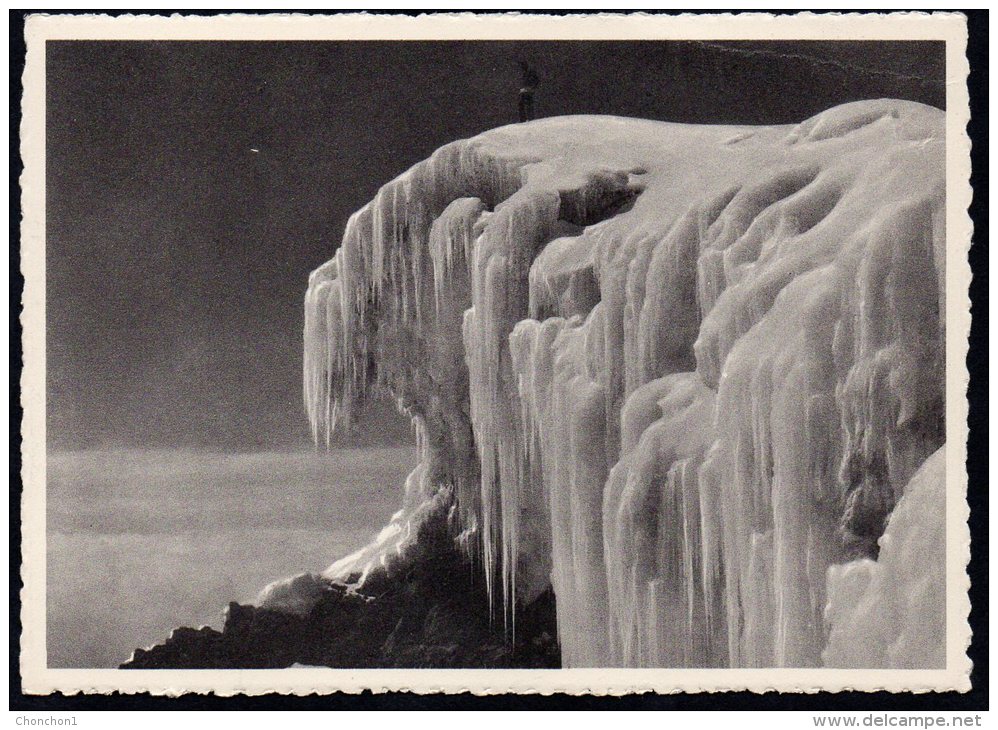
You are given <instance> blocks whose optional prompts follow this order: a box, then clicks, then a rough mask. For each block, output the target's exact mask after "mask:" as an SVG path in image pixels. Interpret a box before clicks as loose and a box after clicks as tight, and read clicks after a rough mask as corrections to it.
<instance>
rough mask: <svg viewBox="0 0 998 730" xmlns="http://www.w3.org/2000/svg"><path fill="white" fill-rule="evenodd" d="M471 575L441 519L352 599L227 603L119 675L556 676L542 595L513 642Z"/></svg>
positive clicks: (550, 610)
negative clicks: (208, 671) (219, 620)
mask: <svg viewBox="0 0 998 730" xmlns="http://www.w3.org/2000/svg"><path fill="white" fill-rule="evenodd" d="M480 575H481V572H480V569H479V568H477V567H476V566H475V565H474V564H473V562H472V561H471V560H469V559H468V558H467V557H466V556H465V555H463V554H462V553H461V552H460V551H459V550H458V549H456V547H455V544H454V540H453V535H452V534H451V531H450V530H449V528H448V523H447V519H446V517H445V513H441V514H439V515H438V516H436V517H434V518H431V519H430V520H428V521H427V522H426V523H424V525H423V527H422V528H421V530H420V534H419V539H418V540H417V542H416V545H415V547H414V548H413V549H412V550H410V551H409V552H408V553H407V554H406V556H405V558H404V559H401V560H398V561H396V562H395V563H394V564H392V565H390V566H389V567H388V568H386V569H379V570H378V571H376V572H374V573H372V574H371V575H370V576H369V577H368V578H367V580H366V581H365V582H364V585H363V587H361V588H358V589H356V590H350V589H348V588H347V587H346V586H344V585H340V584H337V583H329V584H327V585H326V587H325V591H324V593H323V595H322V597H321V598H320V599H319V601H318V603H316V604H315V606H314V607H313V608H312V609H311V611H309V612H308V613H307V614H306V615H303V616H297V615H293V614H288V613H282V612H278V611H274V610H269V609H263V608H257V607H254V606H245V605H240V604H238V603H230V604H229V607H228V609H227V611H226V617H225V624H224V626H223V628H222V630H221V631H217V630H215V629H212V628H207V627H206V628H201V629H191V628H186V627H184V628H179V629H176V630H175V631H174V632H173V633H172V634H171V635H170V638H168V639H167V640H166V641H165V642H163V643H162V644H159V645H157V646H154V647H152V648H150V649H137V650H136V651H135V653H134V655H133V656H132V658H131V659H130V660H129V661H127V662H126V663H125V664H123V665H122V668H123V669H152V668H159V669H167V668H215V669H225V668H239V669H248V668H280V667H289V666H291V665H292V664H295V663H300V664H308V665H318V666H328V667H348V668H370V667H422V668H442V667H483V668H509V667H527V668H556V667H558V666H560V651H559V648H558V643H557V632H556V627H555V605H554V595H553V593H552V592H551V591H550V589H549V590H548V591H547V592H545V593H543V594H542V595H541V596H540V597H538V598H537V599H536V600H535V601H534V602H533V603H532V604H530V605H529V606H526V607H522V608H521V609H520V610H519V611H518V612H517V617H516V635H515V641H514V639H513V637H512V636H511V635H510V634H508V633H507V631H506V629H505V627H504V625H503V620H502V616H501V614H500V615H497V614H496V613H495V612H494V611H492V610H490V607H489V600H488V596H487V595H486V592H485V587H484V585H483V583H482V581H481V578H480Z"/></svg>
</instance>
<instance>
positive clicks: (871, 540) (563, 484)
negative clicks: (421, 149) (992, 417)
mask: <svg viewBox="0 0 998 730" xmlns="http://www.w3.org/2000/svg"><path fill="white" fill-rule="evenodd" d="M942 128H943V124H942V113H941V112H938V110H934V109H930V108H928V107H923V106H921V105H917V104H909V103H903V102H885V101H881V102H864V103H858V104H852V105H847V106H844V107H838V108H836V109H833V110H830V111H828V112H825V113H824V114H822V115H819V116H818V117H815V118H813V119H811V120H808V121H807V122H805V123H803V124H801V125H798V126H797V127H771V128H758V129H751V128H738V129H733V128H725V127H693V126H684V125H669V124H663V123H654V122H644V121H640V120H621V119H608V118H587V117H572V118H562V119H554V120H542V121H539V122H535V123H531V124H527V125H518V126H517V127H512V128H503V129H500V130H496V131H495V132H490V133H487V134H485V135H482V136H480V137H478V138H475V139H473V140H468V141H463V142H457V143H453V144H451V145H448V146H446V147H443V148H441V149H440V150H438V151H437V152H436V153H435V154H434V155H433V156H432V157H431V158H429V159H428V160H426V161H425V162H423V163H420V164H419V165H417V166H415V167H414V168H412V169H411V170H409V171H408V172H407V173H405V174H404V175H402V176H401V177H399V178H398V179H396V180H394V181H393V182H391V183H389V184H387V185H386V186H385V187H384V188H382V189H381V191H380V192H379V193H378V195H377V197H376V198H375V199H374V200H373V201H372V202H371V203H370V204H368V205H367V206H366V207H364V208H363V209H362V210H360V211H359V212H358V213H356V214H355V215H354V216H353V217H352V218H351V220H350V222H349V224H348V226H347V229H346V233H345V235H344V237H343V242H342V245H341V246H340V248H339V249H338V251H337V252H336V255H335V257H334V258H333V259H332V260H331V261H330V262H328V263H327V264H325V265H324V266H322V267H320V268H319V269H318V270H316V271H315V272H314V273H313V274H312V277H311V279H310V283H309V289H308V294H307V296H306V306H305V365H304V384H305V402H306V406H307V411H308V415H309V418H310V420H311V427H312V432H313V434H314V436H315V438H316V440H317V442H318V443H320V444H322V443H328V440H329V437H330V433H331V432H332V430H333V429H334V427H335V426H336V424H337V421H338V420H340V419H343V418H348V417H349V413H350V411H351V410H352V406H353V405H354V404H355V403H356V402H357V401H358V399H360V398H362V397H364V396H365V395H366V394H369V393H372V392H378V393H383V394H390V395H391V396H392V397H394V398H395V399H397V401H398V403H399V406H400V408H402V409H404V410H405V412H407V413H408V414H409V415H411V416H412V418H413V419H414V421H415V423H416V424H417V431H418V433H419V435H420V444H419V448H420V456H421V463H420V465H419V466H418V467H417V469H416V471H414V472H413V475H412V476H411V477H410V479H409V483H408V484H407V487H406V503H405V505H404V506H403V509H402V510H401V511H400V512H399V513H398V514H396V515H395V517H394V518H393V521H392V525H390V526H389V528H386V531H385V532H384V533H382V536H381V537H380V538H379V542H377V543H376V544H375V545H372V546H369V547H368V548H366V549H365V550H362V551H361V552H360V553H358V554H357V555H355V556H351V558H349V559H347V560H345V561H341V562H340V563H338V564H337V565H335V566H334V567H333V569H331V571H330V573H329V574H330V575H331V576H333V577H337V576H340V577H342V576H346V575H349V574H353V573H356V572H358V571H361V572H362V571H363V569H364V568H365V566H368V565H370V564H372V562H373V561H379V560H380V561H382V562H383V561H384V560H385V559H386V553H387V552H389V551H391V550H398V549H399V548H400V546H401V545H403V544H404V543H405V541H406V540H407V539H412V538H413V535H414V527H413V525H414V524H417V523H418V519H419V514H421V511H425V505H426V504H428V503H430V501H432V500H434V499H439V498H440V497H439V495H440V494H444V493H445V494H446V495H448V497H449V498H450V497H453V499H454V501H455V504H456V506H455V515H454V519H455V522H456V523H457V525H458V527H459V528H460V529H459V530H458V531H459V532H460V533H461V535H462V539H464V540H465V541H466V542H467V543H468V546H469V549H471V550H473V551H475V553H476V554H477V556H478V557H479V558H480V561H481V564H482V566H483V569H484V573H485V580H486V582H487V585H488V588H489V592H490V594H491V595H493V596H494V597H495V600H496V604H497V606H499V607H500V609H499V610H502V613H503V616H504V617H506V619H507V620H508V621H515V606H516V605H518V604H522V603H525V602H528V601H530V600H532V598H533V597H535V596H536V595H537V594H538V593H539V592H540V591H542V590H544V588H545V587H547V586H548V585H552V586H553V587H554V590H555V593H556V596H557V610H558V631H559V639H560V643H561V647H562V658H563V663H564V664H565V666H608V665H625V666H659V667H680V666H744V667H754V666H818V665H821V663H822V660H823V657H822V651H823V649H824V648H825V647H826V645H828V640H829V635H830V633H834V631H835V630H836V627H835V626H830V625H829V621H830V620H832V618H829V617H827V616H826V606H827V604H828V598H827V586H828V580H829V569H830V568H833V567H835V566H842V565H844V564H847V563H849V564H852V563H850V561H862V560H865V561H866V562H867V563H869V562H871V560H873V559H875V558H876V554H877V550H878V546H877V540H878V538H879V537H880V536H881V534H882V533H883V531H884V528H885V525H886V524H887V520H888V517H889V516H890V514H891V512H892V510H893V509H894V506H895V504H896V503H897V502H898V501H899V500H900V499H901V498H902V496H903V495H904V494H905V488H906V485H907V484H908V482H909V480H910V479H911V477H912V476H913V474H915V472H916V471H917V470H918V469H919V467H920V466H921V465H922V463H923V462H924V461H925V460H926V458H927V457H928V456H929V455H931V454H932V453H933V452H936V451H937V450H939V449H940V447H941V446H942V443H943V427H942V422H943V416H942V412H943V398H944V383H943V380H944V378H943V374H944V367H943V346H942V343H943V340H944V332H943V324H942V320H941V316H940V311H941V310H940V302H941V301H942V297H943V286H942V282H943V256H944V251H945V232H944V228H943V224H944V215H943V214H944V200H943V190H944V185H943V176H942V170H943V164H942V155H943V147H942V143H943V140H942V134H941V130H942ZM938 508H939V509H940V510H941V504H940V505H938ZM898 524H901V523H900V522H899V523H898ZM899 529H901V528H899ZM874 564H875V563H874ZM937 577H938V580H940V581H941V580H942V575H939V576H937ZM839 580H840V582H841V576H839ZM868 584H871V581H869V580H867V581H866V583H864V585H868ZM882 584H884V581H883V580H881V582H880V584H878V585H881V588H883V585H882ZM852 585H853V586H854V587H855V585H856V581H855V580H853V582H852ZM857 590H858V589H857ZM857 590H854V593H857V596H856V600H857V601H860V600H861V599H862V597H861V596H859V595H858V592H857ZM887 590H903V586H891V585H887ZM923 613H924V612H923ZM937 613H938V612H937ZM848 614H849V608H848V607H843V606H840V607H839V608H838V609H837V612H836V613H835V615H843V616H844V615H848ZM933 615H935V614H933ZM940 615H941V614H940ZM936 618H938V616H937V617H936ZM912 620H914V619H912ZM933 620H935V619H933ZM940 620H941V619H940ZM924 628H925V630H927V631H932V630H935V629H934V628H932V627H924ZM887 640H888V639H887V638H884V639H883V641H887ZM902 654H903V652H901V653H900V654H899V653H898V652H895V655H898V656H900V655H902ZM905 656H906V655H905ZM924 656H925V655H923V660H924ZM931 656H933V657H935V656H936V654H931ZM825 659H826V660H827V661H831V662H840V663H845V664H848V663H850V662H859V663H862V661H863V659H861V658H855V657H853V658H850V657H845V656H844V655H843V654H842V653H841V652H838V653H833V654H826V656H825Z"/></svg>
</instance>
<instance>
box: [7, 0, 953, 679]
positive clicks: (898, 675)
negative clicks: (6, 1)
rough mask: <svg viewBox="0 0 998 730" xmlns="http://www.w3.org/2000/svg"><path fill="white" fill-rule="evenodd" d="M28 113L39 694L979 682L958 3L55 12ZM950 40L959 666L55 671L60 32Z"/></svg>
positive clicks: (25, 318)
mask: <svg viewBox="0 0 998 730" xmlns="http://www.w3.org/2000/svg"><path fill="white" fill-rule="evenodd" d="M25 36H26V42H27V63H26V66H25V71H24V79H23V80H24V90H25V91H24V99H23V110H24V116H23V121H22V124H21V154H22V157H23V159H24V163H25V168H24V174H23V176H22V178H21V185H22V205H23V210H24V217H23V223H22V244H21V270H22V273H23V275H24V278H25V287H24V299H23V304H24V312H23V314H22V317H21V321H22V324H23V327H24V334H23V345H24V370H23V372H22V376H21V388H22V391H21V392H22V395H21V399H22V405H23V407H24V420H23V423H22V435H23V438H24V445H23V447H22V456H23V469H22V477H23V480H24V496H23V498H22V514H21V527H22V531H23V540H22V551H23V559H24V563H23V566H22V571H21V574H22V578H23V580H24V589H23V591H22V593H21V599H22V610H21V621H22V624H23V633H22V635H21V674H22V678H23V679H22V681H23V689H24V691H25V692H27V693H48V692H53V691H61V692H65V693H78V692H88V693H89V692H94V693H103V692H112V691H119V692H125V693H134V692H151V693H153V694H161V695H179V694H183V693H186V692H195V693H200V694H207V693H214V694H217V695H234V694H250V695H257V694H264V693H268V692H278V693H282V694H296V695H304V694H312V693H318V694H328V693H331V692H348V693H358V692H361V691H363V690H367V689H369V690H372V691H374V692H385V691H393V690H398V691H411V692H417V693H433V692H451V693H453V692H473V693H475V694H499V693H505V692H515V693H525V694H552V693H555V692H565V693H568V694H598V695H620V694H627V693H634V692H646V691H655V692H661V693H675V692H703V691H707V692H714V691H723V690H751V691H755V692H765V691H773V690H775V691H781V692H818V691H823V690H824V691H841V690H847V689H856V690H864V691H873V690H879V689H884V690H889V691H905V690H908V691H915V692H927V691H933V690H959V691H967V690H969V689H970V680H969V672H970V666H971V665H970V661H969V659H968V658H967V655H966V650H967V647H968V646H969V643H970V626H969V624H968V623H967V617H968V615H969V611H970V600H969V597H968V595H967V591H968V589H969V586H970V580H969V578H968V576H967V574H966V565H967V562H968V560H969V555H970V553H969V545H970V534H969V529H968V526H967V519H968V517H969V507H968V505H967V501H966V489H967V474H966V470H965V467H964V464H965V461H966V437H967V412H968V404H967V399H966V392H967V383H968V374H967V370H966V365H965V363H966V355H967V347H968V344H967V337H968V334H969V331H970V299H969V294H968V292H969V284H970V266H969V263H968V258H967V257H968V251H969V248H970V234H971V221H970V218H969V216H968V214H967V209H968V207H969V205H970V200H971V194H972V191H971V188H970V156H969V154H970V140H969V138H968V136H967V133H966V126H967V122H968V120H969V118H970V109H969V97H968V92H967V85H966V80H967V75H968V73H969V64H968V62H967V58H966V46H967V27H966V19H965V18H964V17H963V16H962V15H959V14H955V13H945V14H943V13H939V14H932V15H929V14H922V13H894V14H883V15H867V14H861V15H860V14H846V15H820V16H819V15H816V14H813V13H801V14H799V15H793V16H786V15H781V16H772V15H767V14H764V13H751V14H741V15H730V14H725V15H693V14H687V15H679V16H661V15H648V14H643V13H633V14H626V15H625V14H618V15H612V14H601V15H589V16H568V17H566V16H561V17H558V16H537V15H531V16H526V15H515V14H496V15H489V16H483V15H471V14H449V15H432V16H429V15H423V16H420V17H418V18H412V17H405V16H385V15H363V14H351V15H339V16H323V17H316V16H303V15H227V16H212V17H197V16H179V15H174V16H172V17H169V18H166V17H148V16H119V17H116V18H110V17H107V16H58V15H52V16H43V15H34V16H31V17H30V18H28V20H27V24H26V30H25ZM168 39H169V40H448V39H477V40H667V39H671V40H944V41H946V43H947V47H946V109H947V111H946V149H947V158H946V165H947V167H946V175H947V191H946V200H947V219H946V230H947V260H946V336H947V342H946V363H947V372H946V392H947V398H946V433H947V445H946V470H947V485H948V490H947V505H946V529H947V536H948V542H947V547H948V552H947V639H948V645H947V667H946V669H944V670H932V671H923V670H906V671H895V670H844V669H557V670H541V669H535V670H528V669H515V670H499V669H491V670H489V669H473V670H469V669H423V670H404V669H365V670H346V669H318V668H302V669H279V670H119V669H49V668H47V667H46V661H45V656H46V653H45V616H46V610H45V599H46V596H45V576H46V569H45V560H46V555H45V524H46V522H45V443H46V442H45V324H44V323H45V163H44V160H45V131H44V130H45V41H46V40H168Z"/></svg>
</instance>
